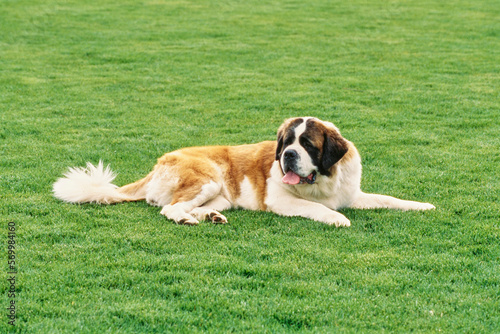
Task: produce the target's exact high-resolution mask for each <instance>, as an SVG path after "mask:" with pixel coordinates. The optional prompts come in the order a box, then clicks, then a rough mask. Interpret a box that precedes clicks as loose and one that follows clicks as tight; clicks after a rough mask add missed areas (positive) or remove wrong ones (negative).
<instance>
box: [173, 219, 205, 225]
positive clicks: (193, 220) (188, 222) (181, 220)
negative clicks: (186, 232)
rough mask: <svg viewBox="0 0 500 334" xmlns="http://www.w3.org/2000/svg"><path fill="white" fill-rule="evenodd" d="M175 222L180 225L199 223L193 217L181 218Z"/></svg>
mask: <svg viewBox="0 0 500 334" xmlns="http://www.w3.org/2000/svg"><path fill="white" fill-rule="evenodd" d="M175 222H176V223H177V224H180V225H198V224H199V223H200V222H199V221H198V220H196V219H194V218H182V219H180V220H178V221H175Z"/></svg>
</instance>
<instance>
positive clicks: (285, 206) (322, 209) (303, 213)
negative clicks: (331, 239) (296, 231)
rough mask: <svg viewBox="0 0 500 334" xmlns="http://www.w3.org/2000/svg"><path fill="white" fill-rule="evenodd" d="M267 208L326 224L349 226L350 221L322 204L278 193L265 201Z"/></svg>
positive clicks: (284, 214)
mask: <svg viewBox="0 0 500 334" xmlns="http://www.w3.org/2000/svg"><path fill="white" fill-rule="evenodd" d="M266 204H267V210H268V211H271V212H274V213H277V214H279V215H282V216H288V217H293V216H300V217H304V218H309V219H313V220H316V221H319V222H322V223H325V224H328V225H335V226H336V227H340V226H345V227H347V226H351V222H350V221H349V219H347V218H346V217H345V216H344V215H343V214H341V213H339V212H337V211H334V210H332V209H329V208H327V207H326V206H324V205H323V204H320V203H316V202H311V201H308V200H305V199H302V198H297V197H293V196H290V195H284V194H280V195H278V196H276V197H274V198H272V199H268V200H267V201H266Z"/></svg>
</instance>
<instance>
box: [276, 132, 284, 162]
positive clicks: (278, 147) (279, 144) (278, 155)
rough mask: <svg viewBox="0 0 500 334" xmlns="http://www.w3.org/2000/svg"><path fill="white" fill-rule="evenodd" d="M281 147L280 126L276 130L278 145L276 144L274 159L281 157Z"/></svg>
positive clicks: (281, 133)
mask: <svg viewBox="0 0 500 334" xmlns="http://www.w3.org/2000/svg"><path fill="white" fill-rule="evenodd" d="M282 149H283V130H282V129H281V128H280V129H279V130H278V145H277V146H276V158H275V160H279V159H281V150H282Z"/></svg>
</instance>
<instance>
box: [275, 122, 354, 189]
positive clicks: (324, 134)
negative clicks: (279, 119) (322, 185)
mask: <svg viewBox="0 0 500 334" xmlns="http://www.w3.org/2000/svg"><path fill="white" fill-rule="evenodd" d="M347 150H348V145H347V142H346V140H345V139H344V138H343V137H342V136H341V135H340V133H339V131H338V129H337V128H336V127H335V126H334V125H333V124H332V123H328V122H323V121H320V120H319V119H316V118H311V117H304V118H291V119H288V120H286V121H285V122H284V123H283V124H282V125H281V127H280V128H279V130H278V146H277V149H276V160H278V161H279V163H280V166H281V170H282V172H283V174H284V177H283V179H282V181H283V183H286V184H291V185H296V184H304V183H305V184H313V183H314V182H315V181H316V176H317V174H318V173H319V174H320V175H326V176H330V175H331V168H332V167H333V165H335V164H336V163H337V162H338V161H339V160H340V159H342V157H343V156H344V155H345V154H346V153H347Z"/></svg>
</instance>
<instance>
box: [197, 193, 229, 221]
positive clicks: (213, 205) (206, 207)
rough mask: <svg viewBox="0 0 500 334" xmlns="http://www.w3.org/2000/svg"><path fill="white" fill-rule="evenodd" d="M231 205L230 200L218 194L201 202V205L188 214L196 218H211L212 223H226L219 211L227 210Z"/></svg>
mask: <svg viewBox="0 0 500 334" xmlns="http://www.w3.org/2000/svg"><path fill="white" fill-rule="evenodd" d="M231 206H232V205H231V202H229V201H228V200H227V199H226V198H224V197H223V196H222V195H219V196H217V197H216V198H214V199H213V200H211V201H210V202H208V203H205V204H203V206H200V207H198V208H195V209H194V210H192V211H191V212H190V214H191V215H192V216H193V217H195V218H196V219H198V220H211V221H212V223H214V224H226V223H227V219H226V217H224V215H223V214H221V213H220V212H219V211H222V210H227V209H229V208H231Z"/></svg>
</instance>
